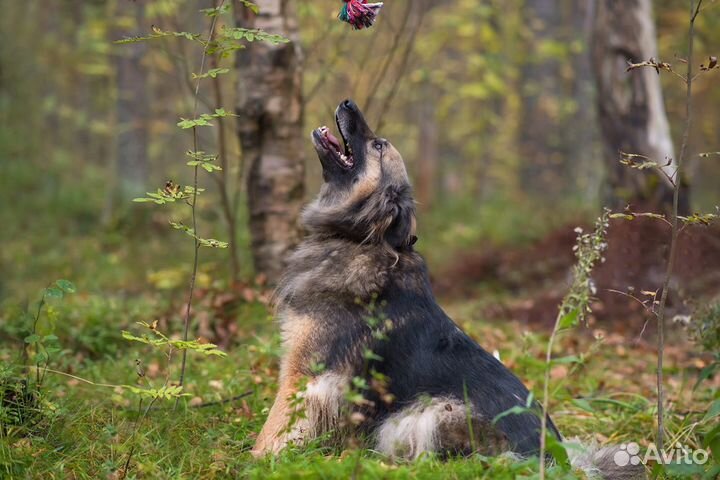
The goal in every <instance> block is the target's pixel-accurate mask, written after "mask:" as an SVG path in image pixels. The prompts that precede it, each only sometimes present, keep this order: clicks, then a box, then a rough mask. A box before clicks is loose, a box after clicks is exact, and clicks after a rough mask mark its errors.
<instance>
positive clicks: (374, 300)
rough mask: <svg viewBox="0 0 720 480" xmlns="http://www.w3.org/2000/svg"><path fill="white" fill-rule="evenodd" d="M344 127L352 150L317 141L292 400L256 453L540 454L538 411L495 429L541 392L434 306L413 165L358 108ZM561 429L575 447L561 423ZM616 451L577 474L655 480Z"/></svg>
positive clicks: (281, 405) (285, 336) (290, 309)
mask: <svg viewBox="0 0 720 480" xmlns="http://www.w3.org/2000/svg"><path fill="white" fill-rule="evenodd" d="M335 121H336V124H337V128H338V130H339V134H340V137H341V140H339V139H338V138H336V137H335V136H334V135H333V134H332V133H330V130H329V129H328V128H327V127H320V128H318V129H316V130H314V131H313V133H312V141H313V145H314V147H315V150H316V151H317V155H318V158H319V160H320V163H321V164H322V170H323V180H324V183H323V185H322V187H321V190H320V193H319V195H318V196H317V198H316V199H315V200H314V201H313V202H312V203H311V204H310V205H309V206H307V207H306V209H305V210H304V212H303V214H302V222H303V224H304V227H305V229H306V231H307V237H306V238H305V239H304V241H303V242H302V243H301V244H300V245H299V247H298V248H297V250H296V251H295V252H294V253H293V254H292V255H291V256H290V258H289V261H288V267H287V270H286V272H285V274H284V277H283V279H282V280H281V282H280V283H279V285H278V288H277V290H276V293H275V304H276V308H277V314H278V318H279V321H280V325H281V330H282V341H283V349H284V354H283V357H282V360H281V367H280V378H279V391H278V393H277V398H276V400H275V403H274V404H273V406H272V408H271V409H270V412H269V415H268V418H267V421H266V423H265V425H264V427H263V428H262V431H261V432H260V434H259V435H258V437H257V440H256V444H255V447H254V449H253V454H254V455H255V456H257V457H260V456H263V455H265V454H268V453H273V454H275V453H278V452H280V451H281V450H282V449H283V448H285V447H286V446H288V445H289V444H297V445H301V444H303V443H305V442H308V441H310V440H314V439H318V438H325V439H329V440H331V441H339V439H340V438H341V437H343V436H344V435H360V436H362V437H364V438H366V439H367V440H368V442H369V443H370V445H371V447H372V448H374V449H375V450H377V451H379V452H381V453H383V454H385V455H387V456H389V457H395V458H406V459H415V458H417V457H418V456H420V455H422V454H423V453H426V452H427V453H437V454H440V455H448V454H451V455H452V454H470V453H473V452H480V453H482V454H486V455H496V454H501V453H504V452H511V453H512V454H516V455H519V456H529V455H537V453H538V451H539V449H540V433H539V432H540V420H539V416H538V415H537V414H536V412H529V411H524V412H522V413H518V414H511V415H504V416H501V417H500V418H499V419H497V421H494V420H495V419H496V417H498V416H499V415H500V414H502V413H503V412H506V411H508V410H510V409H512V408H513V407H525V406H527V405H528V402H529V401H528V398H529V395H530V393H529V392H528V390H527V388H526V387H525V386H524V385H523V383H522V382H521V381H520V380H519V379H518V378H517V377H516V376H515V375H514V374H513V373H512V372H510V370H508V369H507V368H506V367H505V366H504V365H503V364H502V363H501V362H500V361H499V360H498V359H496V358H495V357H494V356H493V355H491V354H490V353H488V352H487V351H485V350H484V349H483V348H482V347H480V345H478V344H477V343H476V342H475V341H474V340H473V339H471V338H470V337H469V336H468V335H467V334H466V333H465V332H463V331H462V329H460V327H458V326H457V325H456V324H455V323H454V322H453V321H452V320H451V319H450V318H449V317H448V316H447V315H446V314H445V312H443V310H442V309H441V308H440V306H439V305H438V304H437V302H436V300H435V297H434V296H433V293H432V290H431V287H430V281H429V275H428V271H427V267H426V265H425V262H424V260H423V258H422V257H421V256H420V255H419V254H418V253H417V252H416V251H415V250H414V247H413V246H414V244H415V242H416V241H417V237H416V234H415V229H416V212H415V202H414V200H413V196H412V189H411V186H410V181H409V179H408V174H407V171H406V169H405V164H404V162H403V159H402V156H401V155H400V153H399V152H398V151H397V149H396V148H395V147H394V146H393V145H392V144H391V143H390V142H389V141H388V140H386V139H384V138H382V137H379V136H377V135H376V134H375V133H374V132H373V131H372V130H371V129H370V127H369V126H368V124H367V122H366V121H365V118H364V116H363V114H362V112H361V111H360V109H359V108H358V106H357V105H356V104H355V103H354V102H352V101H351V100H345V101H343V102H341V103H340V105H339V106H338V108H337V110H336V112H335ZM529 403H530V404H531V405H532V406H534V407H535V409H536V410H537V411H540V409H539V407H538V405H537V403H534V402H532V400H530V402H529ZM348 419H349V420H348ZM547 430H548V433H549V435H552V436H554V437H555V438H556V439H558V440H559V441H561V440H562V437H561V435H560V433H559V432H558V430H557V428H556V427H555V425H554V424H553V422H552V420H551V419H549V418H548V419H547ZM614 451H615V450H613V449H612V448H610V449H602V450H598V451H593V452H584V453H583V454H582V455H580V456H579V457H581V458H579V459H578V461H577V462H576V463H581V464H582V465H580V466H583V467H585V468H586V470H588V471H592V472H594V473H596V474H598V475H599V476H600V477H601V478H613V479H615V478H641V477H636V476H633V475H635V474H636V473H637V472H633V473H632V474H631V475H630V476H627V475H626V474H628V473H629V472H612V471H611V470H612V469H611V468H610V467H609V465H611V464H612V461H611V459H612V454H613V453H614ZM616 468H617V467H616ZM641 468H642V466H641ZM608 475H610V476H608ZM624 475H625V476H624Z"/></svg>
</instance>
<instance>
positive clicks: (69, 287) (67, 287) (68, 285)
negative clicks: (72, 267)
mask: <svg viewBox="0 0 720 480" xmlns="http://www.w3.org/2000/svg"><path fill="white" fill-rule="evenodd" d="M55 285H57V286H58V287H60V289H61V290H62V291H63V292H65V293H75V292H76V291H77V289H76V288H75V285H74V284H73V283H72V282H71V281H70V280H58V281H57V282H55Z"/></svg>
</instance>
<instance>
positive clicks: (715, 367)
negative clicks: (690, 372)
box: [693, 362, 720, 390]
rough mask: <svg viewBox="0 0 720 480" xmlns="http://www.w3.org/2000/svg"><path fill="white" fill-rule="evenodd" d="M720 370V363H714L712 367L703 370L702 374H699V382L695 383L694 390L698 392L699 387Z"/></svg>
mask: <svg viewBox="0 0 720 480" xmlns="http://www.w3.org/2000/svg"><path fill="white" fill-rule="evenodd" d="M718 369H720V363H718V362H713V363H711V364H710V365H708V366H706V367H705V368H703V369H702V370H701V371H700V373H699V374H698V379H697V382H695V385H694V386H693V390H697V387H698V386H699V385H700V384H701V383H702V382H704V381H705V380H707V379H708V378H711V377H712V376H713V375H715V372H716V371H717V370H718Z"/></svg>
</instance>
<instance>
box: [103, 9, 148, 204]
mask: <svg viewBox="0 0 720 480" xmlns="http://www.w3.org/2000/svg"><path fill="white" fill-rule="evenodd" d="M116 15H117V18H118V20H117V26H116V28H115V29H113V31H112V37H113V38H111V39H109V40H110V41H112V40H113V39H117V38H122V37H123V36H136V35H142V34H144V33H145V32H146V30H147V26H146V25H145V23H144V17H145V6H144V5H143V3H142V2H120V3H119V4H118V12H117V13H116ZM147 50H148V44H147V43H146V42H138V43H131V44H129V45H126V46H124V47H123V48H118V49H116V53H115V59H116V60H115V65H114V66H115V81H116V88H117V106H116V119H117V120H116V122H117V126H116V128H117V137H116V148H117V152H116V161H115V170H116V172H117V179H118V180H117V189H118V192H117V194H118V195H117V197H118V198H117V199H118V201H119V202H121V203H124V202H129V201H130V200H132V199H133V198H135V197H139V196H142V195H143V194H144V193H145V191H146V188H147V186H148V182H147V175H148V168H147V163H148V157H147V149H148V125H147V123H148V119H149V109H150V101H149V100H150V99H149V93H150V92H149V88H148V84H147V70H146V67H145V64H144V62H145V61H146V60H145V58H146V55H147Z"/></svg>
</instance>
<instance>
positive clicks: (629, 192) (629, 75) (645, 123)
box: [592, 0, 689, 213]
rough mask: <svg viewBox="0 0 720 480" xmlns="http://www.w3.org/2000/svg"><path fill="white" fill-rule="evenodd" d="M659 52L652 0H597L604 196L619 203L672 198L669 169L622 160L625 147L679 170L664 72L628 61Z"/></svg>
mask: <svg viewBox="0 0 720 480" xmlns="http://www.w3.org/2000/svg"><path fill="white" fill-rule="evenodd" d="M657 58H658V48H657V40H656V33H655V25H654V18H653V12H652V3H651V1H650V0H632V1H627V2H616V1H614V0H599V1H598V2H597V12H596V14H595V22H594V26H593V42H592V65H593V70H594V73H595V80H596V85H597V91H598V97H597V98H598V101H597V105H598V115H599V123H600V127H601V130H602V134H603V141H604V144H605V161H606V163H607V169H608V180H607V182H606V186H605V195H604V201H605V203H606V204H607V205H609V206H611V207H613V208H615V209H622V208H624V207H625V206H626V205H628V204H632V205H634V206H636V207H637V206H640V207H641V208H649V209H651V210H654V211H659V210H661V209H662V208H663V207H664V208H667V207H668V206H669V205H670V204H671V202H672V186H671V184H670V182H669V181H668V180H667V179H666V178H665V177H664V175H661V174H659V173H658V172H656V171H654V170H647V171H645V172H638V171H633V170H632V169H630V168H628V167H627V166H625V165H622V164H621V163H620V158H621V153H620V152H624V153H628V154H637V155H644V156H646V157H647V158H648V159H649V160H651V161H654V162H657V163H658V164H660V165H663V169H664V170H665V171H666V174H667V175H672V174H673V171H674V162H675V153H674V147H673V141H672V138H671V135H670V125H669V123H668V119H667V116H666V114H665V106H664V103H663V92H662V89H661V85H660V78H659V72H655V71H654V70H653V69H652V68H640V69H635V70H633V71H628V61H630V62H633V63H639V62H643V61H647V60H649V59H657ZM687 191H688V189H687V188H685V189H684V190H683V192H684V194H683V198H682V200H681V202H680V203H681V206H682V207H681V212H683V213H687V212H688V211H689V203H688V200H687Z"/></svg>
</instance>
